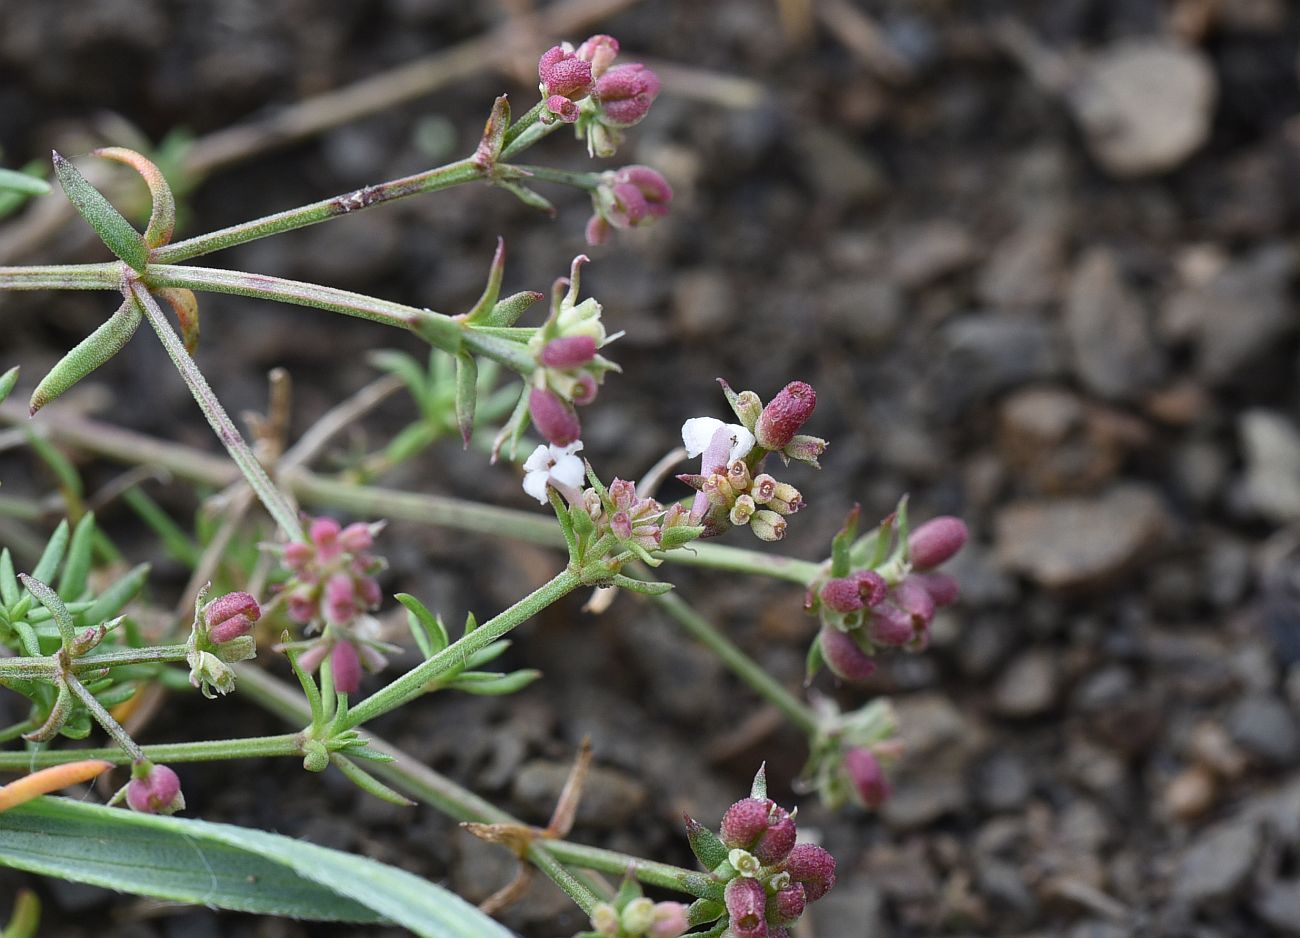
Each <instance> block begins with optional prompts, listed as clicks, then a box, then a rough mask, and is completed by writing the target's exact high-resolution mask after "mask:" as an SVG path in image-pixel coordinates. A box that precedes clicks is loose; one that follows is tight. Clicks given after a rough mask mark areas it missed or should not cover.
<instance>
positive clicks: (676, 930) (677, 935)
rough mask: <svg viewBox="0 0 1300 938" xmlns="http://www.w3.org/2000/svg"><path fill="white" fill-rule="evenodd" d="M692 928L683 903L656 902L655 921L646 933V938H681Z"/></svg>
mask: <svg viewBox="0 0 1300 938" xmlns="http://www.w3.org/2000/svg"><path fill="white" fill-rule="evenodd" d="M690 927H691V926H690V920H689V918H688V917H687V914H686V906H684V905H682V903H680V902H656V903H655V909H654V920H653V921H652V922H651V925H650V930H649V931H647V932H646V938H681V935H682V934H683V933H685V931H686V929H688V928H690Z"/></svg>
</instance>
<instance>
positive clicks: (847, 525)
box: [831, 502, 862, 577]
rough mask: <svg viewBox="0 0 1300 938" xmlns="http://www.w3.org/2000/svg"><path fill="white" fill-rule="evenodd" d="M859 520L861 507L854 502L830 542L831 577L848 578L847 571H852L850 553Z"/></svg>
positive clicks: (856, 534)
mask: <svg viewBox="0 0 1300 938" xmlns="http://www.w3.org/2000/svg"><path fill="white" fill-rule="evenodd" d="M861 518H862V506H861V505H860V504H858V503H856V502H855V503H854V505H853V508H852V509H851V510H850V511H849V514H848V516H847V517H846V518H845V519H844V527H842V528H840V529H839V531H838V532H836V534H835V537H834V538H832V540H831V576H833V577H845V576H848V575H849V571H851V570H852V569H853V563H852V560H851V559H850V553H851V551H852V549H853V541H854V539H855V538H857V536H858V522H859V521H860V520H861Z"/></svg>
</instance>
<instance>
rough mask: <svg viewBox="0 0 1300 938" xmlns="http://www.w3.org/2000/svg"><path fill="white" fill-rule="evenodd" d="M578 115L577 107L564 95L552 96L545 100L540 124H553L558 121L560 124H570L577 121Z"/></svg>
mask: <svg viewBox="0 0 1300 938" xmlns="http://www.w3.org/2000/svg"><path fill="white" fill-rule="evenodd" d="M580 113H581V111H579V110H578V105H576V104H574V103H573V102H572V101H570V100H569V99H568V98H566V97H565V96H564V95H562V94H553V95H551V96H550V97H549V98H547V99H546V113H545V114H543V115H542V123H544V124H553V123H555V121H557V120H558V121H559V122H560V123H562V124H572V123H574V122H575V121H577V119H578V115H579V114H580ZM547 115H550V116H549V117H548V116H547Z"/></svg>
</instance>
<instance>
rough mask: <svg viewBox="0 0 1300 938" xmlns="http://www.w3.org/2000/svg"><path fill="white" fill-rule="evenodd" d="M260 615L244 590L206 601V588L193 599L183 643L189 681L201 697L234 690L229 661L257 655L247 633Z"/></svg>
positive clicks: (254, 644)
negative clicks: (192, 612) (186, 633)
mask: <svg viewBox="0 0 1300 938" xmlns="http://www.w3.org/2000/svg"><path fill="white" fill-rule="evenodd" d="M261 617H262V607H261V606H259V605H258V603H257V600H256V599H255V598H254V597H253V596H251V595H250V594H248V593H244V592H237V593H226V594H225V595H224V596H218V597H217V598H216V599H214V600H212V601H211V602H208V601H207V587H206V586H205V587H204V588H203V589H202V590H200V591H199V595H198V597H197V598H196V599H195V602H194V624H193V626H192V627H191V628H190V637H189V640H188V642H187V643H186V646H185V647H186V654H185V660H186V662H187V663H188V664H189V666H190V684H192V685H193V686H194V687H197V688H198V689H199V690H200V691H201V692H202V693H203V696H205V697H214V696H216V694H228V693H230V692H231V691H232V690H234V689H235V672H234V670H233V669H232V668H231V667H230V664H231V663H232V662H235V661H246V660H247V659H249V658H252V657H253V656H254V655H256V654H257V645H256V641H255V640H254V638H253V636H252V635H250V634H249V633H250V632H251V631H252V630H253V624H254V623H256V622H257V620H258V619H260V618H261Z"/></svg>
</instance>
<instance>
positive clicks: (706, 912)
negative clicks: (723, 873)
mask: <svg viewBox="0 0 1300 938" xmlns="http://www.w3.org/2000/svg"><path fill="white" fill-rule="evenodd" d="M726 914H727V907H726V906H725V905H724V904H723V903H721V902H714V901H713V900H712V899H696V900H695V901H694V902H692V903H691V904H690V905H689V906H687V907H686V921H687V922H689V923H690V924H691V925H707V924H708V923H709V922H716V921H717V920H718V919H720V918H722V916H724V915H726Z"/></svg>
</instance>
